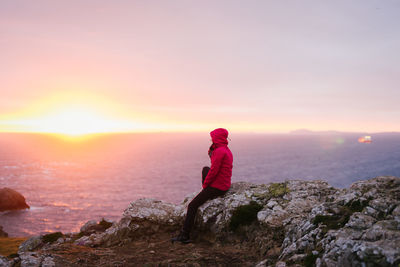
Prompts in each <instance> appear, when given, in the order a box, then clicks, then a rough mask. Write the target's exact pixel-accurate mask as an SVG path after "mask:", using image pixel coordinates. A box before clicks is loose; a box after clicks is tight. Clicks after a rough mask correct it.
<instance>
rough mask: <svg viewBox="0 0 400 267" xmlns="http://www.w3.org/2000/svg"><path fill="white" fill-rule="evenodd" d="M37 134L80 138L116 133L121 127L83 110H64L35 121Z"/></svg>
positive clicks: (116, 122) (118, 123) (115, 122)
mask: <svg viewBox="0 0 400 267" xmlns="http://www.w3.org/2000/svg"><path fill="white" fill-rule="evenodd" d="M35 124H36V126H35V128H36V130H37V131H39V132H47V133H58V134H64V135H69V136H81V135H86V134H94V133H105V132H116V131H121V130H122V129H123V125H122V124H121V123H120V122H118V121H116V120H112V119H107V118H105V117H104V116H102V115H100V114H98V113H96V112H94V111H93V110H90V109H85V108H77V107H74V108H64V109H63V110H60V111H57V112H55V113H52V114H49V115H47V116H44V117H42V118H40V119H37V120H36V123H35Z"/></svg>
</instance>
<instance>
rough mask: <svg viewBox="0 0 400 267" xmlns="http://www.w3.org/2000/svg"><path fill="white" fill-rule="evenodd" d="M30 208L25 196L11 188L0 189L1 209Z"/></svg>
mask: <svg viewBox="0 0 400 267" xmlns="http://www.w3.org/2000/svg"><path fill="white" fill-rule="evenodd" d="M20 209H29V206H28V204H26V202H25V197H24V196H23V195H21V194H20V193H18V192H17V191H15V190H13V189H10V188H7V187H5V188H2V189H0V211H6V210H20Z"/></svg>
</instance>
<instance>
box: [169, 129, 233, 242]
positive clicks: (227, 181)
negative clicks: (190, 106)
mask: <svg viewBox="0 0 400 267" xmlns="http://www.w3.org/2000/svg"><path fill="white" fill-rule="evenodd" d="M210 136H211V139H212V142H213V143H212V145H211V147H210V150H209V151H208V155H209V156H210V158H211V168H208V167H204V168H203V190H202V191H201V192H200V193H199V194H198V195H197V196H196V197H195V198H194V199H193V200H192V201H191V202H190V203H189V205H188V209H187V213H186V219H185V223H184V224H183V228H182V230H181V232H180V233H179V235H178V236H176V237H174V238H172V239H171V241H172V242H174V241H179V242H182V243H189V242H190V231H191V230H192V227H193V224H194V220H195V217H196V212H197V209H198V208H199V207H200V206H201V205H203V204H204V203H205V202H206V201H207V200H210V199H214V198H216V197H219V196H223V195H224V194H225V193H226V192H227V191H228V189H229V188H230V186H231V177H232V167H233V165H232V162H233V156H232V152H231V151H230V149H229V148H228V140H227V139H228V131H227V130H226V129H223V128H218V129H215V130H214V131H212V132H211V133H210Z"/></svg>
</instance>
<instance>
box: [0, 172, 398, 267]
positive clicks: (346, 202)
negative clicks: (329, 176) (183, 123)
mask: <svg viewBox="0 0 400 267" xmlns="http://www.w3.org/2000/svg"><path fill="white" fill-rule="evenodd" d="M195 195H196V194H195V193H194V194H192V195H190V196H187V197H186V198H185V199H184V201H183V202H182V203H180V204H179V205H174V204H170V203H166V202H163V201H159V200H156V199H139V200H136V201H134V202H132V203H131V204H130V205H129V207H128V208H127V209H126V210H125V211H124V213H123V215H122V218H121V219H120V221H118V222H108V221H106V220H102V222H100V223H97V222H95V221H90V222H88V223H86V224H85V225H84V226H83V227H82V228H81V232H80V233H69V234H62V233H58V235H57V236H53V240H49V237H48V236H49V235H46V236H36V237H32V238H30V239H28V240H27V241H26V242H24V243H23V244H22V245H21V246H20V248H19V252H18V255H15V256H14V258H13V259H10V258H8V259H7V258H4V257H3V258H0V266H1V265H2V264H3V265H4V266H13V265H15V264H21V266H57V265H58V264H57V263H61V262H62V263H63V264H67V265H71V266H75V265H74V264H76V266H78V265H85V264H87V265H88V266H89V265H90V264H92V263H93V264H96V265H98V266H102V265H103V266H108V265H107V264H110V262H107V260H106V259H107V257H103V258H102V260H103V262H101V261H100V260H99V259H98V260H94V261H93V262H90V261H89V262H88V261H87V260H86V261H85V260H84V261H81V262H80V263H79V260H81V259H77V258H73V257H70V259H68V256H67V255H68V254H69V255H72V254H73V253H68V252H66V251H67V249H71V248H72V247H73V248H74V249H78V248H81V250H85V249H86V250H85V251H89V250H90V252H88V254H87V255H92V254H90V253H95V252H94V251H100V250H101V251H103V253H104V251H109V252H110V251H113V252H115V251H116V248H125V249H127V251H130V248H131V249H132V250H135V249H136V250H137V249H138V247H137V246H138V244H141V245H140V246H145V248H144V250H143V252H146V253H150V254H148V255H151V254H155V256H154V257H153V258H152V259H151V260H150V256H149V258H148V259H149V260H148V262H146V258H140V257H139V255H142V254H143V253H142V254H137V255H138V256H137V257H136V258H135V257H130V258H126V259H123V260H121V261H119V262H120V263H121V266H135V265H136V264H138V263H140V264H144V263H150V265H158V266H202V265H221V264H222V265H223V264H229V265H240V266H280V267H282V266H328V267H330V266H399V264H400V178H397V177H392V176H382V177H377V178H373V179H370V180H365V181H359V182H356V183H353V184H352V185H351V186H350V187H349V188H346V189H337V188H334V187H332V186H330V185H329V184H328V183H326V182H324V181H302V180H291V181H287V182H284V183H270V184H261V185H257V184H251V183H244V182H239V183H234V184H233V185H232V187H231V189H230V190H229V192H228V193H227V194H226V195H225V196H224V197H223V198H217V199H214V200H211V201H208V202H206V203H205V204H204V205H203V206H202V207H201V208H200V209H199V212H198V215H197V217H196V227H195V229H194V231H193V235H192V237H193V239H194V240H195V242H194V244H190V246H189V247H188V246H186V247H185V245H179V246H180V247H182V248H179V249H184V253H189V252H190V253H189V255H188V256H187V257H183V258H179V257H178V256H177V255H174V253H175V250H174V248H171V246H176V245H170V243H169V237H170V236H171V235H173V234H174V233H176V231H178V230H179V229H180V227H181V225H182V223H183V219H184V215H185V213H186V207H187V204H188V203H189V202H190V200H191V199H192V198H193V197H194V196H195ZM50 235H51V234H50ZM53 235H54V234H53ZM149 240H150V241H149ZM157 240H159V241H157ZM157 242H158V243H157ZM204 244H206V245H204ZM228 247H230V248H232V250H229V251H231V252H232V255H230V256H227V257H226V258H224V255H228V254H229V251H227V248H228ZM164 248H165V249H166V250H168V251H169V253H167V254H162V250H163V249H164ZM235 249H236V250H235ZM78 250H79V249H78ZM122 250H123V249H122ZM122 250H121V249H119V250H118V251H122ZM208 250H209V251H213V253H210V254H207V252H208ZM193 251H194V252H193ZM192 252H193V253H192ZM219 252H220V254H218V253H219ZM110 253H111V252H110ZM130 253H131V254H134V253H133V252H132V251H131V252H130ZM176 253H182V251H180V252H176ZM191 253H192V254H191ZM196 253H197V254H196ZM202 253H203V256H202ZM157 254H158V255H159V257H158V258H157V257H156V256H157ZM205 254H207V255H206V256H204V255H205ZM118 255H119V256H118V257H120V258H121V257H124V256H123V254H118ZM146 255H147V254H146ZM161 255H164V256H161ZM233 255H234V256H233ZM177 257H178V258H179V260H176V259H177ZM213 257H214V258H213ZM218 257H219V258H218ZM139 258H140V260H139ZM234 259H235V260H234ZM136 260H138V261H136ZM114 263H115V262H114ZM35 264H36V265H35ZM114 265H116V266H118V264H114Z"/></svg>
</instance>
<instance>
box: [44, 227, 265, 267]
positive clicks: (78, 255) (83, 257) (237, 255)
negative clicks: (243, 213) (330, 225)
mask: <svg viewBox="0 0 400 267" xmlns="http://www.w3.org/2000/svg"><path fill="white" fill-rule="evenodd" d="M46 254H52V255H53V256H54V257H55V262H56V266H124V267H125V266H254V265H255V263H257V262H258V261H260V260H262V259H260V258H259V256H258V255H257V254H256V253H255V252H254V251H253V250H251V249H250V248H248V247H246V246H244V245H243V246H242V245H241V244H236V245H232V244H228V245H221V244H218V243H215V244H211V243H208V242H206V241H200V242H198V241H196V242H194V243H190V244H181V243H174V244H172V243H171V242H170V236H168V235H163V236H159V237H158V238H157V239H155V238H154V237H149V238H148V239H147V240H140V241H139V240H138V241H134V242H129V243H126V244H123V245H120V246H116V247H110V248H89V247H82V246H76V245H73V244H71V243H66V244H63V245H61V246H59V247H57V248H56V249H53V250H50V251H46Z"/></svg>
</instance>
